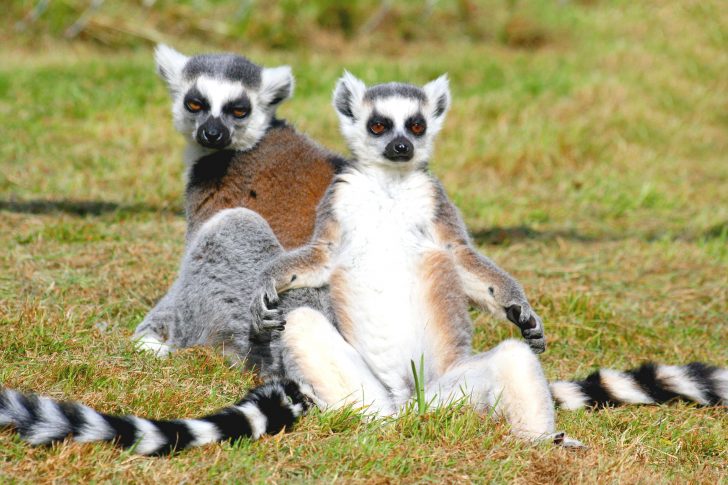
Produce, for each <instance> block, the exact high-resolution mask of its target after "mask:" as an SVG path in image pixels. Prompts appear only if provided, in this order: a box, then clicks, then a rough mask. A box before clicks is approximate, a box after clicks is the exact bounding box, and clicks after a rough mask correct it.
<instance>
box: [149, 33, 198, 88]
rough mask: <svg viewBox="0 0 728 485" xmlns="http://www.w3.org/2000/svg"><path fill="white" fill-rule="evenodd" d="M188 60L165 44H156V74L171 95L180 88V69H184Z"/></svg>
mask: <svg viewBox="0 0 728 485" xmlns="http://www.w3.org/2000/svg"><path fill="white" fill-rule="evenodd" d="M189 59H190V58H189V57H187V56H186V55H184V54H181V53H179V52H177V51H176V50H174V49H172V48H171V47H169V46H168V45H165V44H157V47H156V48H155V49H154V60H155V61H156V62H157V73H159V76H160V77H161V78H162V79H164V81H165V82H166V83H167V88H168V89H169V92H170V93H171V94H172V95H175V94H176V93H177V91H178V90H179V89H180V87H181V86H180V82H181V81H182V69H184V67H185V64H187V61H188V60H189Z"/></svg>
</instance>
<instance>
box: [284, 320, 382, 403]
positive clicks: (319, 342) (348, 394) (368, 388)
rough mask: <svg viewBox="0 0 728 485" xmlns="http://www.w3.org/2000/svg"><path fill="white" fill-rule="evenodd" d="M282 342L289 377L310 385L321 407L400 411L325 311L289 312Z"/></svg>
mask: <svg viewBox="0 0 728 485" xmlns="http://www.w3.org/2000/svg"><path fill="white" fill-rule="evenodd" d="M281 340H282V342H281V343H282V345H283V351H282V354H283V362H284V365H285V367H286V372H287V374H288V377H289V378H291V379H294V380H299V381H302V382H305V383H307V384H309V385H310V386H311V387H312V388H313V393H314V395H315V396H316V398H318V400H320V401H321V402H320V403H319V404H320V405H321V406H323V407H327V408H338V407H342V406H346V405H353V406H354V407H357V408H358V407H366V408H367V409H366V412H367V413H371V414H375V415H380V416H386V415H392V414H394V413H395V412H396V408H395V406H394V403H393V402H392V398H391V396H390V395H389V393H388V392H387V390H386V388H385V387H384V385H383V384H382V383H381V382H380V381H379V380H378V379H377V378H376V377H375V376H374V374H372V372H371V370H370V369H369V367H368V366H367V365H366V363H365V362H364V360H363V359H362V357H361V356H360V355H359V353H358V352H357V351H356V350H355V349H354V347H352V346H351V345H350V344H349V343H348V342H347V341H346V340H344V338H343V337H342V336H341V334H340V333H339V331H338V330H337V329H336V328H335V327H334V325H333V324H332V323H331V322H330V321H329V320H328V319H327V318H326V317H325V316H324V315H323V314H322V313H321V312H318V311H316V310H313V309H311V308H307V307H302V308H298V309H295V310H293V311H291V312H290V313H288V315H287V316H286V329H285V331H283V333H282V334H281Z"/></svg>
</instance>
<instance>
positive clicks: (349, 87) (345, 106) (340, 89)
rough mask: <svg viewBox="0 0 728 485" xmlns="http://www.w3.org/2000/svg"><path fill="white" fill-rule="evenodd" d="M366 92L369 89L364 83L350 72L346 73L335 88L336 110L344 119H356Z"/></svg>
mask: <svg viewBox="0 0 728 485" xmlns="http://www.w3.org/2000/svg"><path fill="white" fill-rule="evenodd" d="M366 90H367V87H366V85H365V84H364V83H363V82H362V81H360V80H359V79H357V78H356V76H354V75H353V74H351V73H350V72H349V71H344V75H343V76H341V78H340V79H339V81H338V82H337V83H336V88H334V108H336V111H337V113H339V116H340V117H341V118H342V119H344V118H348V119H350V120H355V119H356V116H355V115H354V113H356V112H357V111H359V107H360V106H361V102H362V99H364V93H365V92H366Z"/></svg>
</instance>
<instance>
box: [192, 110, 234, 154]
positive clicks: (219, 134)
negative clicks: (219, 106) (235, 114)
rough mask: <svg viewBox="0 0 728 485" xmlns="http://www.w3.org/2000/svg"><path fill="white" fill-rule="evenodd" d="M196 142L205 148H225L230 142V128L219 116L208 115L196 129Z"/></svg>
mask: <svg viewBox="0 0 728 485" xmlns="http://www.w3.org/2000/svg"><path fill="white" fill-rule="evenodd" d="M197 143H199V144H200V145H202V146H203V147H207V148H217V149H220V148H225V147H226V146H228V145H229V144H230V130H228V129H227V128H226V127H225V125H223V124H222V122H221V121H220V118H213V117H210V118H208V120H207V121H205V122H204V123H203V124H202V125H201V126H200V127H199V128H198V129H197Z"/></svg>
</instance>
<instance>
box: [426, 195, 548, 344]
mask: <svg viewBox="0 0 728 485" xmlns="http://www.w3.org/2000/svg"><path fill="white" fill-rule="evenodd" d="M437 189H438V211H437V216H436V223H435V227H436V233H437V238H438V240H439V241H438V242H439V243H440V244H441V245H442V246H443V247H445V248H447V249H448V250H449V251H450V252H451V254H452V255H453V256H454V257H455V261H456V264H457V269H458V274H459V275H460V280H461V283H462V285H463V290H464V291H465V294H466V295H467V296H468V299H469V300H470V302H471V303H472V304H473V305H475V306H478V307H480V308H483V309H485V310H488V311H489V312H490V313H492V314H493V315H495V316H497V317H500V318H504V319H508V320H510V321H511V322H513V323H514V324H515V325H516V326H518V328H520V329H521V334H522V335H523V337H524V338H525V339H526V340H527V341H528V343H529V345H530V346H531V348H532V349H533V350H534V351H535V352H543V351H544V349H545V341H544V335H543V323H542V322H541V318H540V317H539V316H538V315H537V314H536V312H535V311H534V310H533V309H532V308H531V305H530V304H529V302H528V298H527V297H526V294H525V292H524V291H523V288H522V287H521V285H520V283H518V281H516V279H515V278H513V277H512V276H511V275H509V274H508V273H507V272H505V271H504V270H503V269H501V268H500V267H498V265H496V264H495V263H494V262H493V261H491V260H490V259H489V258H487V257H485V256H483V255H482V254H480V253H478V251H477V250H476V249H475V248H474V246H473V243H472V241H471V240H470V236H469V235H468V231H467V229H466V227H465V223H464V222H463V219H462V216H461V215H460V212H459V211H458V209H457V207H455V205H454V204H453V203H452V202H451V201H450V199H449V198H448V197H447V194H446V193H445V191H444V189H443V188H442V186H440V185H439V184H438V186H437Z"/></svg>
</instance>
